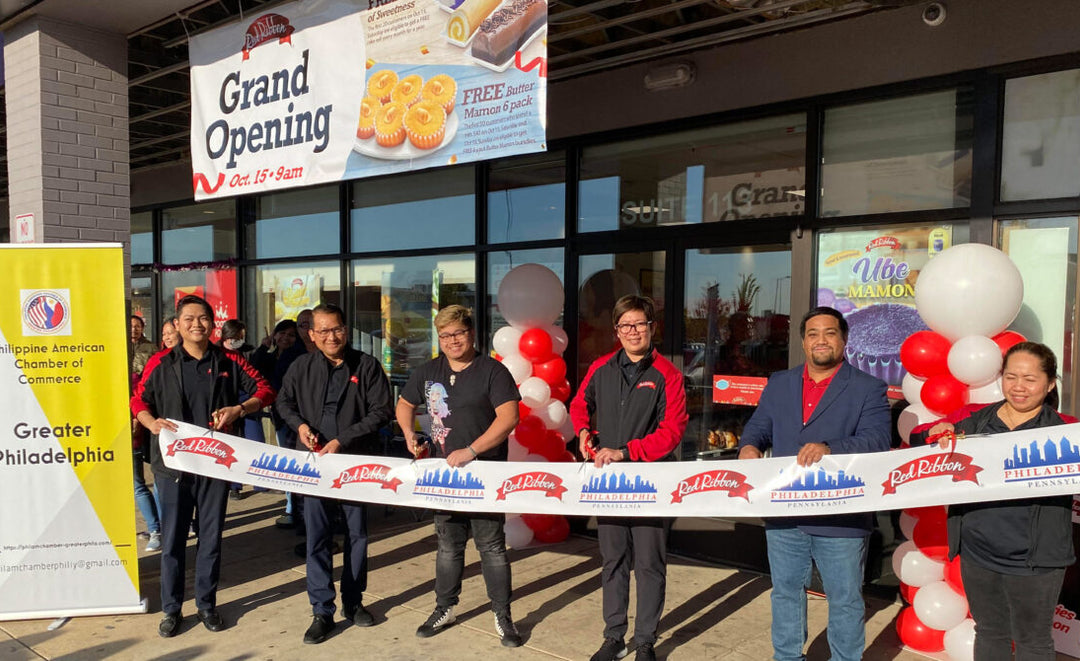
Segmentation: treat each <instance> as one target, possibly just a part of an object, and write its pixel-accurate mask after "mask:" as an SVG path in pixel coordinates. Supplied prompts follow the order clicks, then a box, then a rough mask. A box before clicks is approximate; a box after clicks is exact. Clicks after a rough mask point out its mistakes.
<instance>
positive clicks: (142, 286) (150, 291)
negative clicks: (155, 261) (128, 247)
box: [131, 273, 172, 344]
mask: <svg viewBox="0 0 1080 661" xmlns="http://www.w3.org/2000/svg"><path fill="white" fill-rule="evenodd" d="M165 312H166V315H165V316H167V317H168V316H171V315H172V313H171V312H169V310H168V309H167V308H166V309H165ZM131 314H134V315H138V316H140V317H142V320H143V324H145V326H146V328H144V329H143V335H145V336H146V337H147V338H148V339H149V340H150V341H151V342H153V343H154V344H160V343H161V328H159V323H160V322H159V321H158V319H157V318H156V317H155V316H154V278H153V276H151V275H145V276H142V275H138V274H134V273H133V274H132V275H131Z"/></svg>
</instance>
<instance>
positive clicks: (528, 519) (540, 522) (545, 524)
mask: <svg viewBox="0 0 1080 661" xmlns="http://www.w3.org/2000/svg"><path fill="white" fill-rule="evenodd" d="M557 518H558V516H557V515H555V514H522V515H521V520H522V521H524V522H525V525H527V526H529V530H531V531H533V533H536V532H539V531H541V530H547V529H548V528H550V527H551V526H552V525H553V524H554V522H555V519H557Z"/></svg>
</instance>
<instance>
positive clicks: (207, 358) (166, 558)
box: [131, 296, 275, 638]
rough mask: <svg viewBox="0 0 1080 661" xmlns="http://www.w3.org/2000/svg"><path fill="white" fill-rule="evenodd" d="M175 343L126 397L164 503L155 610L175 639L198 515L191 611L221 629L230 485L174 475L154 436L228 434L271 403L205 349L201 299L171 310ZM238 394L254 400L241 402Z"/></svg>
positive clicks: (242, 369)
mask: <svg viewBox="0 0 1080 661" xmlns="http://www.w3.org/2000/svg"><path fill="white" fill-rule="evenodd" d="M176 313H177V318H178V322H177V330H178V331H179V333H180V337H181V343H180V344H178V345H177V346H175V347H173V348H172V349H170V350H168V351H162V352H160V353H157V354H154V356H153V357H152V358H151V359H150V362H149V363H147V366H146V370H145V371H144V373H143V378H142V380H141V381H140V382H139V388H138V390H137V391H136V393H135V394H134V395H133V396H132V398H131V411H132V413H134V414H135V416H136V417H137V418H138V420H139V422H140V423H141V424H142V425H143V426H144V427H146V428H147V429H148V430H149V431H150V433H151V434H153V438H152V439H151V442H150V464H151V466H152V468H153V470H154V475H155V478H156V479H155V485H156V486H157V490H158V495H159V496H160V498H161V501H162V503H163V508H162V509H163V512H164V517H163V519H162V526H161V527H162V552H161V610H162V612H163V613H164V617H163V618H162V620H161V622H160V623H159V624H158V634H159V635H161V636H162V637H164V638H169V637H172V636H175V635H176V634H177V633H178V632H179V631H180V623H181V622H182V620H183V616H182V615H181V612H180V608H181V606H182V604H183V603H184V565H185V562H186V556H187V531H188V523H189V522H190V521H191V515H192V512H193V510H195V508H198V512H199V542H198V545H197V546H196V552H195V606H196V608H198V617H199V621H201V622H202V623H203V626H205V627H206V628H207V629H208V630H209V631H221V630H223V629H224V628H225V623H224V621H223V620H222V618H221V615H220V614H219V613H218V611H217V586H218V576H219V574H220V570H221V533H222V529H223V528H224V525H225V507H226V504H227V503H228V499H227V498H226V496H225V492H226V491H228V485H227V484H226V483H225V482H223V481H221V480H216V479H213V478H209V477H205V476H202V475H194V474H191V473H185V472H183V471H177V470H172V469H170V468H167V467H166V466H165V462H164V460H163V458H162V456H161V454H162V453H161V451H160V449H159V447H158V439H157V436H158V435H159V434H160V433H161V431H162V430H163V429H168V430H169V431H176V430H177V426H176V424H174V423H173V422H170V421H169V418H173V419H176V420H182V421H184V422H188V423H191V424H195V425H200V426H205V427H210V428H212V429H215V430H219V431H224V432H226V433H229V432H231V431H232V429H233V427H234V423H236V422H237V421H238V420H239V419H240V418H241V417H243V416H244V415H247V414H249V413H253V412H255V411H257V410H258V409H260V408H262V407H264V406H269V405H270V403H271V402H273V401H274V397H275V395H274V391H273V389H272V388H271V387H270V384H269V383H268V382H267V381H266V380H265V379H263V378H262V377H261V376H259V373H258V372H257V371H256V370H255V368H253V367H252V366H251V365H250V364H249V363H248V362H247V361H246V360H244V359H243V358H241V357H240V356H239V355H238V354H236V353H232V352H225V351H223V350H222V349H221V348H219V347H217V346H215V345H213V344H211V343H210V331H211V330H212V329H213V327H214V311H213V309H212V308H211V307H210V304H209V303H207V302H206V301H205V300H204V299H202V298H200V297H198V296H185V297H183V298H182V299H180V301H179V302H178V303H177V305H176ZM241 392H245V393H252V396H250V397H248V398H247V399H244V400H242V399H241Z"/></svg>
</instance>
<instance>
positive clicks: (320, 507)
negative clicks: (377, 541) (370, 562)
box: [304, 496, 368, 615]
mask: <svg viewBox="0 0 1080 661" xmlns="http://www.w3.org/2000/svg"><path fill="white" fill-rule="evenodd" d="M340 505H341V509H342V511H343V512H344V514H345V525H346V527H347V528H348V534H347V535H345V548H344V551H345V557H344V563H343V567H342V569H341V606H342V608H343V609H345V610H351V609H352V608H355V607H356V606H359V605H360V604H362V603H363V600H364V590H366V589H367V545H368V538H367V517H366V516H365V514H364V505H363V503H350V502H342V503H340ZM337 506H338V501H336V500H329V499H326V498H315V497H313V496H308V497H307V498H305V499H304V508H305V509H304V514H305V515H306V519H305V520H306V521H307V592H308V601H310V602H311V610H312V612H313V613H315V614H316V615H333V614H334V562H333V556H332V555H331V551H332V550H333V545H334V530H333V516H332V514H333V511H334V508H336V507H337Z"/></svg>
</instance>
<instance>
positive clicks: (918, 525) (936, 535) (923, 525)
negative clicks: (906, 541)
mask: <svg viewBox="0 0 1080 661" xmlns="http://www.w3.org/2000/svg"><path fill="white" fill-rule="evenodd" d="M911 536H912V537H913V538H914V539H913V540H911V541H913V542H915V546H916V547H918V549H919V550H920V551H922V552H923V555H925V556H926V557H928V558H933V559H934V560H937V561H939V562H940V561H944V560H945V559H946V558H948V557H949V534H948V532H947V531H946V529H945V522H944V521H939V520H937V519H936V518H935V517H933V516H926V517H922V518H920V519H919V520H917V521H916V522H915V531H914V532H913V533H912V534H911Z"/></svg>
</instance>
